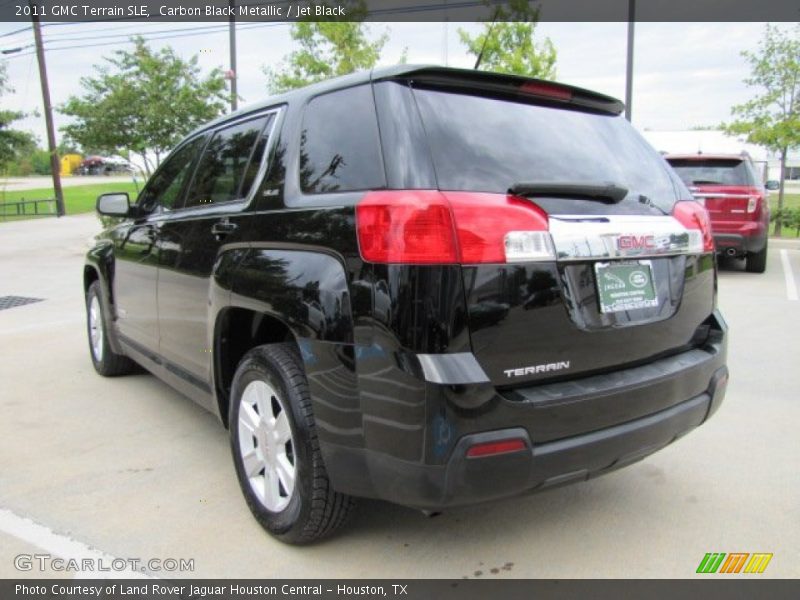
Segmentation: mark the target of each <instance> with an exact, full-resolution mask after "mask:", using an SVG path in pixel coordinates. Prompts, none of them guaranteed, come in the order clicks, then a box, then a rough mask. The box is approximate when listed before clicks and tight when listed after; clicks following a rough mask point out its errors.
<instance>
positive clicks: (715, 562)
mask: <svg viewBox="0 0 800 600" xmlns="http://www.w3.org/2000/svg"><path fill="white" fill-rule="evenodd" d="M771 560H772V553H766V552H754V553H753V554H750V553H748V552H731V553H730V554H725V553H724V552H707V553H706V555H705V556H704V557H703V560H701V561H700V564H699V565H698V567H697V572H698V573H763V572H764V570H765V569H766V568H767V565H768V564H769V561H771Z"/></svg>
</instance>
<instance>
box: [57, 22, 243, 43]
mask: <svg viewBox="0 0 800 600" xmlns="http://www.w3.org/2000/svg"><path fill="white" fill-rule="evenodd" d="M227 27H228V24H227V23H224V24H221V25H206V26H203V27H182V28H180V29H159V30H157V31H149V32H147V33H146V34H144V35H143V36H142V37H145V36H149V35H158V34H161V33H182V32H185V31H193V32H197V33H198V34H200V33H203V32H209V31H213V30H215V29H225V28H227ZM119 37H135V36H134V35H133V33H131V32H128V33H109V34H106V35H95V36H83V37H74V38H61V37H59V38H58V39H52V38H51V37H50V36H48V37H47V38H45V42H47V41H53V42H59V43H61V42H84V41H90V40H102V39H109V38H119Z"/></svg>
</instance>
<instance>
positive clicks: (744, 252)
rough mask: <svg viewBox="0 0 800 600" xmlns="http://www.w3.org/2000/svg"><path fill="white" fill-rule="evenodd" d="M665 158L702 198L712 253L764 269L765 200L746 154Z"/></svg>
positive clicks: (755, 269) (750, 268)
mask: <svg viewBox="0 0 800 600" xmlns="http://www.w3.org/2000/svg"><path fill="white" fill-rule="evenodd" d="M666 159H667V162H669V164H670V165H672V168H673V169H675V171H676V172H677V173H678V175H679V176H680V178H681V179H682V180H683V182H684V183H685V184H686V185H687V186H688V187H689V190H690V191H691V192H692V193H693V194H694V197H695V198H697V199H698V200H700V201H701V202H703V203H704V205H705V207H706V210H707V211H708V214H709V217H710V218H711V229H712V231H713V233H714V243H715V244H716V248H717V252H719V253H721V254H725V255H726V256H731V257H736V258H744V259H745V267H746V269H747V270H748V271H749V272H751V273H763V272H764V271H765V270H766V268H767V246H768V244H767V240H768V236H769V202H767V191H766V189H765V187H764V186H763V185H762V184H761V178H760V177H759V176H758V173H757V172H756V169H755V167H754V166H753V162H752V160H751V159H750V157H749V156H748V155H747V154H670V155H667V156H666Z"/></svg>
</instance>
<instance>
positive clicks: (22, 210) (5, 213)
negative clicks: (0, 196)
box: [0, 198, 56, 220]
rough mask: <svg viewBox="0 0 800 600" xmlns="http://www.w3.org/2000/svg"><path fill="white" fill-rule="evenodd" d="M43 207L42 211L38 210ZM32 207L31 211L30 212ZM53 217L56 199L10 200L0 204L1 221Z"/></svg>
mask: <svg viewBox="0 0 800 600" xmlns="http://www.w3.org/2000/svg"><path fill="white" fill-rule="evenodd" d="M40 205H44V209H45V210H42V209H41V208H40ZM30 207H33V210H30ZM37 215H41V216H55V215H56V199H55V198H46V199H44V200H25V198H20V199H19V200H12V201H10V202H9V201H7V202H0V218H2V219H3V220H5V219H7V218H9V217H25V216H37Z"/></svg>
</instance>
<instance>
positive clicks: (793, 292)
mask: <svg viewBox="0 0 800 600" xmlns="http://www.w3.org/2000/svg"><path fill="white" fill-rule="evenodd" d="M781 265H782V266H783V278H784V279H785V280H786V297H787V298H789V300H797V284H796V283H795V280H794V273H793V272H792V265H791V263H790V262H789V253H788V252H787V251H786V250H785V249H782V250H781Z"/></svg>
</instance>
